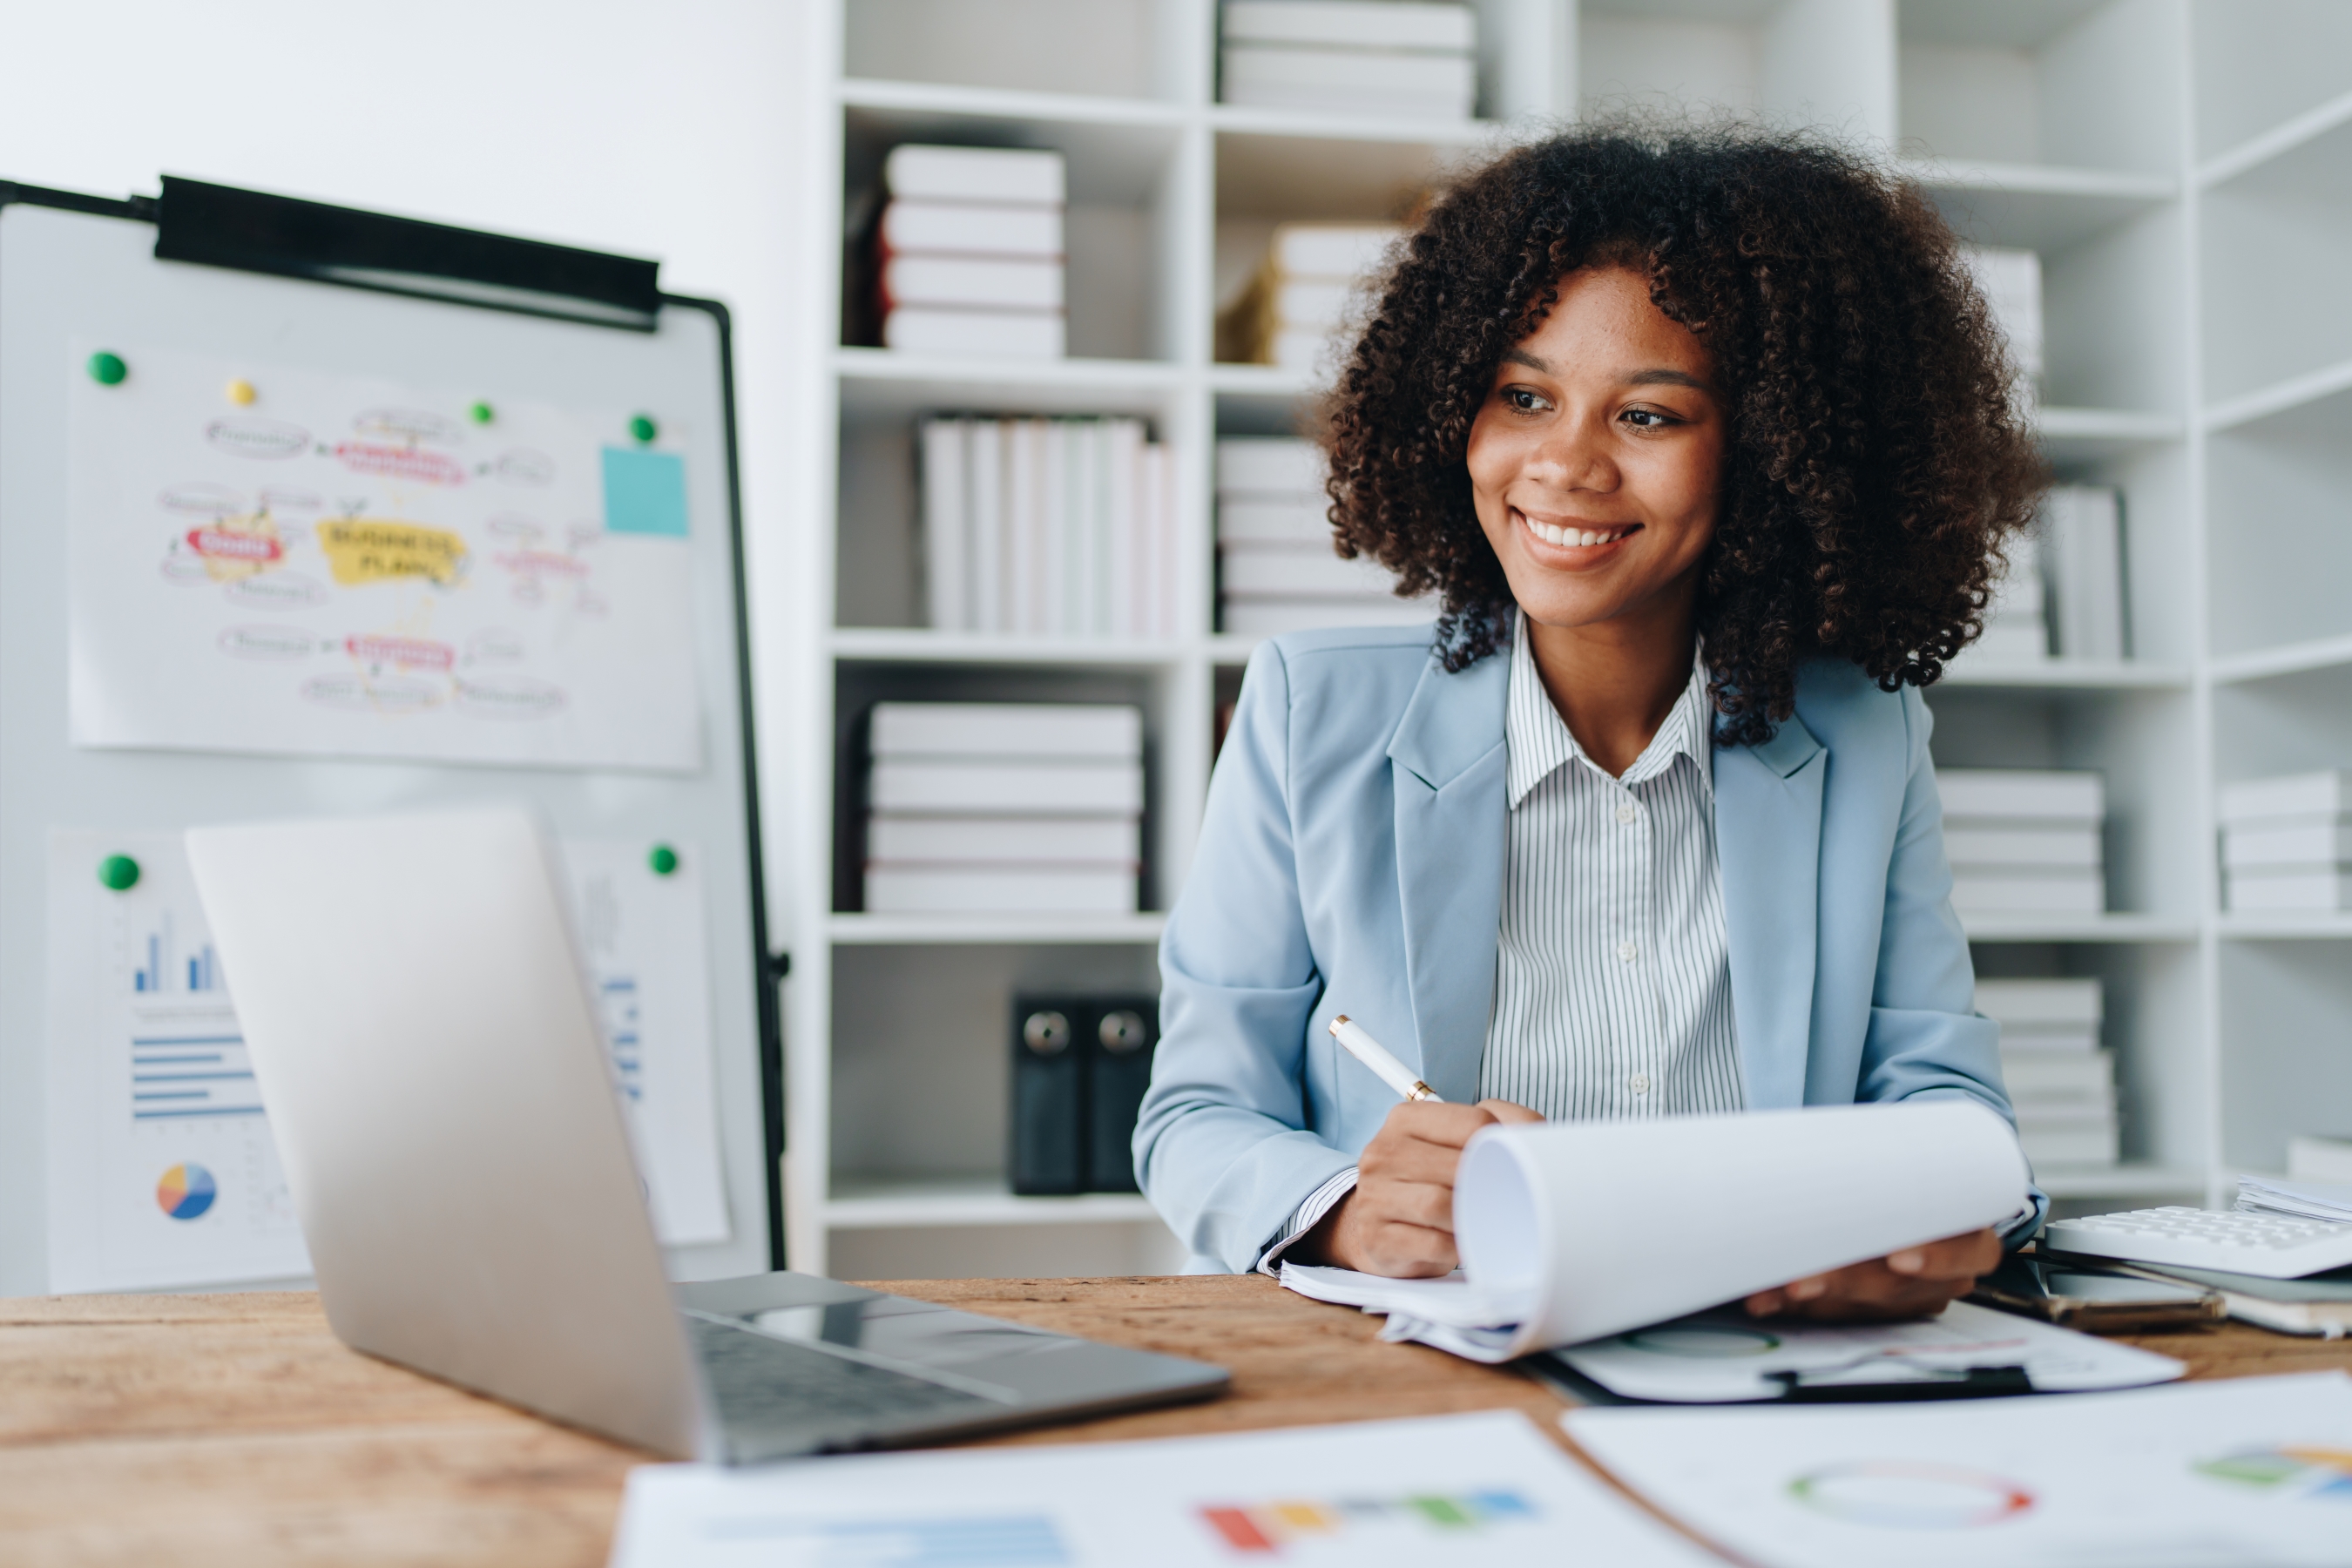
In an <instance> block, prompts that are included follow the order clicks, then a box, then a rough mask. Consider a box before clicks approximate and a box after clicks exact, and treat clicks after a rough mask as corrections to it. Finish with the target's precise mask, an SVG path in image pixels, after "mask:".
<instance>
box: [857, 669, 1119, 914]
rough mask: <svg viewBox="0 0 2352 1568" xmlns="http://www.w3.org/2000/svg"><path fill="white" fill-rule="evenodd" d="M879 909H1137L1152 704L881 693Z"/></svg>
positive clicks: (871, 868) (871, 828)
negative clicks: (1145, 708) (890, 697)
mask: <svg viewBox="0 0 2352 1568" xmlns="http://www.w3.org/2000/svg"><path fill="white" fill-rule="evenodd" d="M870 749H871V752H872V756H873V763H872V769H871V772H870V773H869V774H868V780H867V786H868V787H867V792H866V794H867V800H866V804H867V806H868V808H869V812H868V816H867V818H866V910H867V912H868V913H873V914H1132V913H1133V912H1134V911H1135V907H1136V894H1137V889H1138V879H1139V874H1140V871H1141V868H1142V867H1141V863H1142V858H1143V854H1142V848H1143V714H1142V710H1139V709H1138V708H1135V707H1132V706H1129V705H1126V704H1082V703H1034V702H877V703H876V704H875V705H874V710H873V714H872V721H871V735H870Z"/></svg>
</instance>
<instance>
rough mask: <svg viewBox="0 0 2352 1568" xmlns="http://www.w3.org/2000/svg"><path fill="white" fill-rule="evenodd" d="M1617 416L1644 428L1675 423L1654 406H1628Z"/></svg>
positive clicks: (1656, 427)
mask: <svg viewBox="0 0 2352 1568" xmlns="http://www.w3.org/2000/svg"><path fill="white" fill-rule="evenodd" d="M1617 417H1618V418H1620V419H1622V420H1624V421H1626V422H1627V423H1628V424H1631V425H1634V426H1639V427H1641V428H1642V429H1644V430H1656V429H1660V428H1662V427H1664V426H1668V425H1671V424H1673V423H1674V421H1673V420H1672V419H1671V418H1669V417H1667V416H1665V415H1664V414H1661V413H1659V412H1658V411H1657V410H1656V409H1654V408H1628V409H1627V410H1625V412H1624V413H1622V414H1620V415H1619V416H1617Z"/></svg>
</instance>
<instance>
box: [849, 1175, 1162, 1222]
mask: <svg viewBox="0 0 2352 1568" xmlns="http://www.w3.org/2000/svg"><path fill="white" fill-rule="evenodd" d="M1159 1219H1160V1215H1159V1213H1158V1212H1157V1211H1156V1210H1154V1209H1153V1208H1152V1206H1151V1204H1150V1200H1149V1199H1147V1198H1145V1197H1144V1196H1143V1195H1142V1194H1140V1193H1079V1194H1074V1195H1072V1196H1069V1197H1025V1196H1021V1195H1019V1194H1015V1193H1013V1191H1012V1189H1010V1188H1009V1187H1007V1186H1006V1185H1005V1184H1004V1180H1003V1177H1001V1176H971V1177H965V1178H961V1179H959V1178H953V1177H921V1176H917V1177H865V1178H858V1177H848V1176H837V1177H835V1179H834V1184H833V1194H832V1196H831V1197H830V1198H828V1199H827V1200H826V1202H825V1205H824V1223H825V1225H826V1226H827V1228H829V1229H834V1230H898V1229H904V1228H908V1227H911V1226H973V1225H1101V1224H1106V1223H1108V1224H1128V1225H1132V1224H1138V1223H1143V1222H1150V1223H1154V1224H1156V1223H1158V1221H1159Z"/></svg>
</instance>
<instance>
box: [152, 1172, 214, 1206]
mask: <svg viewBox="0 0 2352 1568" xmlns="http://www.w3.org/2000/svg"><path fill="white" fill-rule="evenodd" d="M219 1195H220V1185H219V1184H218V1183H216V1182H215V1181H214V1180H213V1173H211V1172H210V1171H207V1170H205V1168H204V1167H203V1166H202V1165H199V1164H197V1163H195V1162H194V1161H193V1160H190V1161H187V1162H185V1163H182V1164H177V1165H174V1166H173V1167H172V1168H171V1169H170V1170H168V1171H166V1172H164V1173H163V1180H162V1181H160V1182H157V1183H156V1184H155V1204H156V1206H157V1207H159V1208H161V1209H162V1210H163V1212H164V1213H165V1214H167V1215H171V1216H172V1217H173V1219H195V1218H198V1217H200V1216H201V1215H203V1214H204V1212H205V1210H206V1209H209V1208H211V1207H212V1206H213V1199H215V1197H218V1196H219Z"/></svg>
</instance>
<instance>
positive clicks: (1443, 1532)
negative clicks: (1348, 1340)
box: [611, 1411, 1717, 1568]
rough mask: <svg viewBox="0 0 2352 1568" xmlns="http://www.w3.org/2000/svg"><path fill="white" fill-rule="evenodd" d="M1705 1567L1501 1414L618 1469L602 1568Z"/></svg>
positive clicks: (1519, 1418) (1695, 1551)
mask: <svg viewBox="0 0 2352 1568" xmlns="http://www.w3.org/2000/svg"><path fill="white" fill-rule="evenodd" d="M1716 1562H1717V1559H1716V1558H1715V1557H1714V1556H1712V1555H1711V1554H1709V1553H1706V1552H1702V1551H1701V1550H1700V1549H1699V1548H1697V1547H1696V1546H1694V1545H1692V1544H1690V1543H1689V1542H1686V1541H1685V1540H1684V1539H1683V1538H1682V1537H1680V1536H1678V1535H1676V1534H1675V1533H1674V1532H1673V1531H1669V1530H1668V1529H1666V1527H1665V1526H1664V1525H1662V1524H1660V1523H1658V1522H1657V1521H1655V1520H1654V1519H1652V1518H1650V1516H1648V1515H1647V1514H1645V1513H1643V1512H1642V1511H1641V1510H1638V1509H1636V1508H1635V1507H1634V1506H1633V1504H1631V1503H1629V1502H1627V1501H1626V1500H1624V1499H1623V1498H1622V1497H1621V1496H1620V1495H1618V1494H1617V1493H1616V1492H1614V1491H1612V1490H1611V1489H1609V1488H1608V1487H1607V1486H1605V1485H1603V1484H1602V1483H1601V1481H1600V1480H1598V1479H1595V1478H1594V1477H1593V1476H1591V1474H1589V1473H1588V1472H1586V1471H1585V1470H1584V1469H1582V1468H1580V1467H1578V1466H1577V1465H1576V1464H1575V1463H1573V1462H1572V1461H1571V1460H1570V1458H1568V1457H1567V1456H1566V1455H1565V1454H1563V1453H1561V1452H1560V1451H1559V1448H1557V1447H1554V1446H1553V1445H1552V1444H1551V1443H1550V1442H1549V1441H1548V1440H1547V1439H1546V1438H1545V1437H1544V1436H1543V1435H1542V1434H1541V1433H1539V1432H1538V1431H1537V1430H1536V1428H1535V1426H1534V1425H1533V1424H1532V1423H1531V1422H1530V1421H1529V1420H1528V1418H1527V1417H1526V1416H1524V1415H1519V1414H1517V1412H1514V1411H1484V1412H1480V1413H1477V1414H1474V1415H1437V1416H1427V1417H1423V1418H1420V1419H1416V1420H1405V1421H1360V1422H1349V1423H1345V1424H1343V1425H1340V1426H1310V1427H1293V1428H1290V1429H1287V1430H1284V1431H1275V1432H1246V1433H1223V1434H1219V1435H1217V1436H1202V1437H1165V1438H1160V1439H1156V1440H1152V1441H1147V1442H1135V1443H1083V1444H1073V1445H1055V1446H1051V1447H1018V1448H999V1449H992V1450H989V1449H966V1450H961V1451H959V1452H954V1453H945V1454H887V1455H875V1456H870V1457H868V1456H863V1455H857V1456H847V1457H844V1458H827V1459H822V1460H818V1461H816V1462H814V1463H812V1464H799V1465H775V1466H766V1467H759V1468H742V1469H728V1468H722V1467H719V1466H714V1465H646V1466H641V1467H639V1468H636V1469H635V1470H632V1471H631V1472H629V1484H628V1491H627V1494H626V1497H625V1500H624V1501H623V1504H622V1510H621V1525H620V1530H619V1532H618V1534H617V1535H616V1537H615V1538H614V1542H613V1555H612V1558H611V1568H656V1564H658V1565H659V1568H739V1565H740V1568H754V1565H757V1568H842V1565H845V1564H852V1563H855V1564H860V1565H873V1568H880V1565H882V1564H893V1563H904V1564H916V1563H939V1564H946V1563H974V1564H977V1563H987V1564H989V1565H990V1568H1175V1565H1179V1564H1202V1565H1206V1564H1231V1563H1268V1564H1281V1565H1284V1568H1318V1565H1322V1564H1328V1565H1330V1568H1343V1565H1344V1568H1391V1565H1393V1568H1451V1565H1454V1564H1470V1563H1479V1564H1487V1563H1491V1564H1496V1565H1497V1568H1500V1565H1502V1564H1513V1565H1517V1564H1522V1563H1607V1564H1610V1568H1700V1565H1701V1564H1709V1563H1716Z"/></svg>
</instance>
